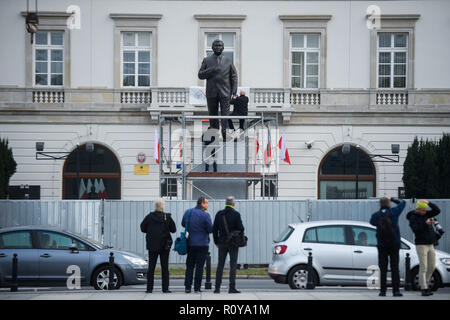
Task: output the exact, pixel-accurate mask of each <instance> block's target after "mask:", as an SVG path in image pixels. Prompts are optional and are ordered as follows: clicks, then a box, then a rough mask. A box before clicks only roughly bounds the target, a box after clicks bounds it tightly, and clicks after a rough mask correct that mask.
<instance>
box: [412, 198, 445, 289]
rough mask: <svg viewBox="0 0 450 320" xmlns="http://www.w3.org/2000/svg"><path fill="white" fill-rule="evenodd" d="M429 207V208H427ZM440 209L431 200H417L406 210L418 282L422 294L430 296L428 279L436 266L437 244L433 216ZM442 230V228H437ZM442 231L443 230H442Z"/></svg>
mask: <svg viewBox="0 0 450 320" xmlns="http://www.w3.org/2000/svg"><path fill="white" fill-rule="evenodd" d="M428 208H431V210H427V209H428ZM440 212H441V210H440V209H439V208H438V207H437V206H436V205H435V204H434V203H432V202H429V201H427V200H418V201H417V206H416V210H413V211H410V212H408V214H407V216H406V218H407V219H408V220H409V225H410V227H411V229H412V231H413V232H414V236H415V240H414V243H415V244H416V250H417V255H418V256H419V262H420V266H419V284H420V289H421V290H422V296H431V295H432V294H433V293H432V292H431V289H430V288H429V285H428V283H429V281H430V279H431V275H432V274H433V272H434V269H435V266H436V256H435V251H434V246H435V245H436V244H437V240H438V236H437V235H439V237H440V235H442V234H441V233H436V231H435V230H434V228H433V225H434V224H436V223H437V221H436V219H433V217H435V216H437V215H438V214H439V213H440ZM438 230H441V232H442V231H443V230H442V229H438ZM442 233H443V232H442Z"/></svg>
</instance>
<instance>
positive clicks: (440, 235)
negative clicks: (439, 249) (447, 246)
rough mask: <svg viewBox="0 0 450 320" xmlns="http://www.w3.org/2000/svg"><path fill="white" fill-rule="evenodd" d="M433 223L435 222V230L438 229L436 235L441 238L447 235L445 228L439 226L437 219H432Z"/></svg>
mask: <svg viewBox="0 0 450 320" xmlns="http://www.w3.org/2000/svg"><path fill="white" fill-rule="evenodd" d="M431 221H434V228H435V229H436V233H437V234H438V235H439V238H440V237H442V235H443V234H444V233H445V231H444V228H442V226H441V225H440V224H439V221H437V220H436V219H435V218H431Z"/></svg>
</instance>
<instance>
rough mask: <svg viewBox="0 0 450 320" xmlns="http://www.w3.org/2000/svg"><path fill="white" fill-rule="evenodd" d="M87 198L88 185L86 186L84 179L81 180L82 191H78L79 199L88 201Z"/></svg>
mask: <svg viewBox="0 0 450 320" xmlns="http://www.w3.org/2000/svg"><path fill="white" fill-rule="evenodd" d="M83 197H87V192H86V185H85V184H84V179H81V180H80V190H79V191H78V199H86V198H83Z"/></svg>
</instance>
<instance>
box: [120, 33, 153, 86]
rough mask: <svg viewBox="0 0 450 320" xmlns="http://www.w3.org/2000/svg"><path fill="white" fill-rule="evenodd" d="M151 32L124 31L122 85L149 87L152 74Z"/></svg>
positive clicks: (122, 41) (122, 42)
mask: <svg viewBox="0 0 450 320" xmlns="http://www.w3.org/2000/svg"><path fill="white" fill-rule="evenodd" d="M151 48H152V34H151V32H122V39H121V59H122V63H121V65H122V68H121V70H122V86H123V87H149V86H150V74H151V56H152V55H151V51H152V49H151Z"/></svg>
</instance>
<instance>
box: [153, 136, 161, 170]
mask: <svg viewBox="0 0 450 320" xmlns="http://www.w3.org/2000/svg"><path fill="white" fill-rule="evenodd" d="M159 144H160V141H159V134H158V130H156V128H155V154H154V155H153V156H154V158H155V160H156V163H157V164H159V148H160V145H159Z"/></svg>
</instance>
